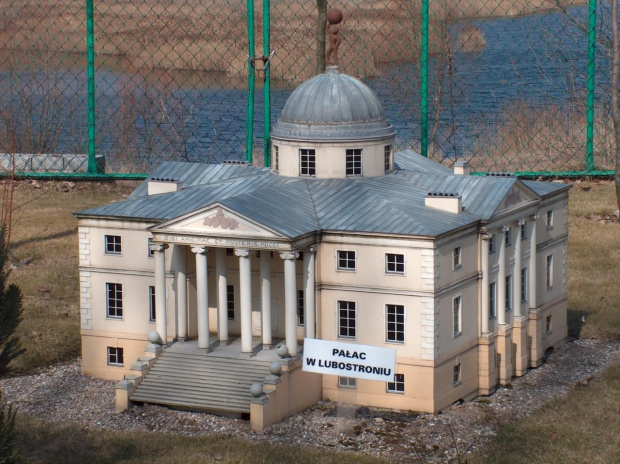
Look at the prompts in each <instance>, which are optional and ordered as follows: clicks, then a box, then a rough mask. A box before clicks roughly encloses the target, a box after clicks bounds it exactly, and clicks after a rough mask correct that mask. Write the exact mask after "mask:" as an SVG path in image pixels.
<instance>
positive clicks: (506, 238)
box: [504, 227, 512, 247]
mask: <svg viewBox="0 0 620 464" xmlns="http://www.w3.org/2000/svg"><path fill="white" fill-rule="evenodd" d="M504 243H505V244H506V246H507V247H509V246H510V245H512V234H511V233H510V228H508V227H506V230H505V231H504Z"/></svg>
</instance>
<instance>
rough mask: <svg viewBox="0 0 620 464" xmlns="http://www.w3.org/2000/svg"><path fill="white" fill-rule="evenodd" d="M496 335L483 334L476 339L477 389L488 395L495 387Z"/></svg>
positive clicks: (480, 392)
mask: <svg viewBox="0 0 620 464" xmlns="http://www.w3.org/2000/svg"><path fill="white" fill-rule="evenodd" d="M495 339H496V336H495V335H494V334H485V335H483V336H482V337H481V338H480V339H479V340H478V391H479V394H480V395H490V394H491V393H493V392H494V391H495V388H496V387H497V371H496V365H495V364H496V363H495V360H496V357H497V356H496V347H495Z"/></svg>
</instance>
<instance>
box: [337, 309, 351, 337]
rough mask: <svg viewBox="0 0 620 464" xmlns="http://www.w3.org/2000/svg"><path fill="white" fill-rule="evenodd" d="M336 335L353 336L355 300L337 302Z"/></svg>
mask: <svg viewBox="0 0 620 464" xmlns="http://www.w3.org/2000/svg"><path fill="white" fill-rule="evenodd" d="M338 336H339V337H340V338H355V302H354V301H339V302H338Z"/></svg>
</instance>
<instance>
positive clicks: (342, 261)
mask: <svg viewBox="0 0 620 464" xmlns="http://www.w3.org/2000/svg"><path fill="white" fill-rule="evenodd" d="M355 258H356V257H355V251H344V250H338V270H339V271H355Z"/></svg>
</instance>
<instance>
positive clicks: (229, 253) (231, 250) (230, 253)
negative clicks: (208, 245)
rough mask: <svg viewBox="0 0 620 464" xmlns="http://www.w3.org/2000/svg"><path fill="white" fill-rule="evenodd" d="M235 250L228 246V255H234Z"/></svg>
mask: <svg viewBox="0 0 620 464" xmlns="http://www.w3.org/2000/svg"><path fill="white" fill-rule="evenodd" d="M233 255H234V250H233V249H232V248H226V256H233Z"/></svg>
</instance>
